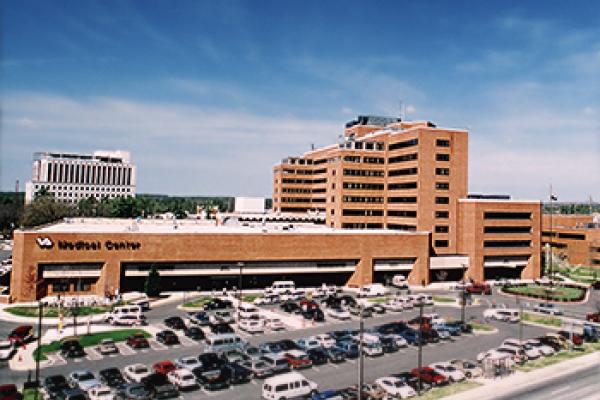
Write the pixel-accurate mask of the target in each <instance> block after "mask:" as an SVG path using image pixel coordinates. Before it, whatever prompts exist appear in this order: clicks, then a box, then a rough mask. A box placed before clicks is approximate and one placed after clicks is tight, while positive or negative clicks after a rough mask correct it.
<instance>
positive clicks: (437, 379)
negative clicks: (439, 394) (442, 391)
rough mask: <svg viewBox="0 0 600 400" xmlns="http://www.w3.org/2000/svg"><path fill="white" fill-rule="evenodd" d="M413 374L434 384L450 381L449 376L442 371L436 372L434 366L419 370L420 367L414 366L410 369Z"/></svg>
mask: <svg viewBox="0 0 600 400" xmlns="http://www.w3.org/2000/svg"><path fill="white" fill-rule="evenodd" d="M410 373H411V375H412V376H414V377H417V378H419V377H420V378H421V380H422V381H423V382H425V383H428V384H430V385H432V386H439V385H444V384H446V383H448V378H447V377H446V376H444V375H442V374H440V373H437V372H435V371H434V370H433V369H432V368H429V367H423V368H421V371H420V372H419V369H418V368H413V369H412V370H411V371H410Z"/></svg>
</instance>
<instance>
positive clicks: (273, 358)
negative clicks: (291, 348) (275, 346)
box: [260, 354, 290, 374]
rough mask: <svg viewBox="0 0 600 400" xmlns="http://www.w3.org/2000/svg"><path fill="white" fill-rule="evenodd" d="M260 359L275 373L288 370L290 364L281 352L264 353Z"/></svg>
mask: <svg viewBox="0 0 600 400" xmlns="http://www.w3.org/2000/svg"><path fill="white" fill-rule="evenodd" d="M260 360H261V361H264V362H265V363H266V364H267V365H268V366H269V367H270V368H271V369H272V370H273V372H274V373H275V374H280V373H282V372H288V371H290V364H289V362H288V360H287V358H286V357H285V356H284V355H283V354H265V355H264V356H262V357H261V358H260Z"/></svg>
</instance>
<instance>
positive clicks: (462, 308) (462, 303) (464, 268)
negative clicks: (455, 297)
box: [460, 263, 467, 326]
mask: <svg viewBox="0 0 600 400" xmlns="http://www.w3.org/2000/svg"><path fill="white" fill-rule="evenodd" d="M466 270H467V265H466V264H464V263H463V264H462V271H463V276H462V280H463V284H462V285H461V286H462V293H461V296H462V298H461V300H462V301H461V306H460V322H461V323H462V325H463V326H464V324H465V303H466V300H465V297H466V296H465V287H466V278H465V274H466Z"/></svg>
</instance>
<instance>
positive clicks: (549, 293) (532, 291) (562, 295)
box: [502, 285, 585, 301]
mask: <svg viewBox="0 0 600 400" xmlns="http://www.w3.org/2000/svg"><path fill="white" fill-rule="evenodd" d="M550 289H551V288H549V287H548V286H543V285H526V286H508V287H505V288H503V289H502V290H503V291H505V292H506V293H511V294H517V295H521V296H525V297H533V298H539V299H546V298H549V299H550V300H558V301H577V300H580V299H581V298H583V297H584V296H585V289H581V288H576V287H566V286H554V287H553V288H552V289H551V290H550Z"/></svg>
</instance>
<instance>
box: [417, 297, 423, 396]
mask: <svg viewBox="0 0 600 400" xmlns="http://www.w3.org/2000/svg"><path fill="white" fill-rule="evenodd" d="M417 339H418V340H419V360H418V367H419V396H420V395H421V392H422V391H423V378H422V372H423V371H421V369H422V368H423V300H421V301H419V335H418V336H417Z"/></svg>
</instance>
